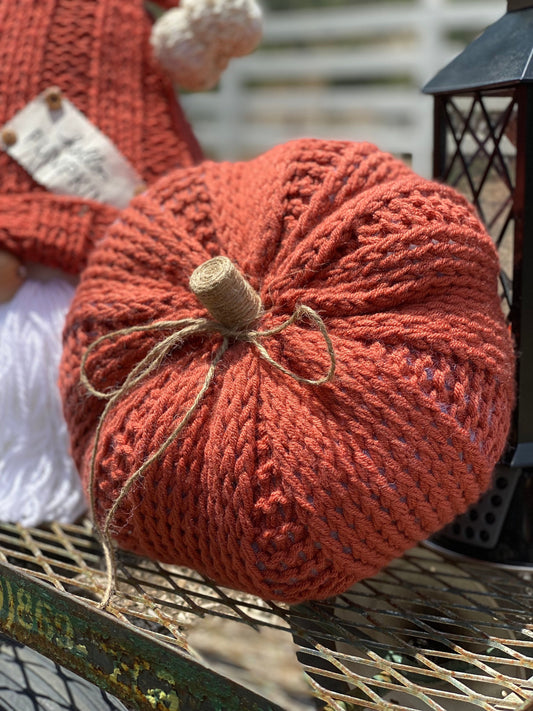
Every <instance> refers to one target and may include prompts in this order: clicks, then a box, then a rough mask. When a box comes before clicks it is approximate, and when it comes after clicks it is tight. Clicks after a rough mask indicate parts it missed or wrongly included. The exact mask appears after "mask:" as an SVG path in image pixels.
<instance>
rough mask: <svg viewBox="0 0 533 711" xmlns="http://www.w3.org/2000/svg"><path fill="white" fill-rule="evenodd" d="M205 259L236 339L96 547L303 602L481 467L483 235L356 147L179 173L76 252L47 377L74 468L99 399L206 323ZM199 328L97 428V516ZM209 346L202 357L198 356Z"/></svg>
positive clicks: (456, 203) (314, 144) (492, 316)
mask: <svg viewBox="0 0 533 711" xmlns="http://www.w3.org/2000/svg"><path fill="white" fill-rule="evenodd" d="M217 255H225V256H227V257H229V259H230V260H231V261H232V262H233V263H234V264H235V265H236V266H237V267H238V269H239V270H240V271H241V272H242V273H243V274H244V275H245V276H246V278H247V280H248V282H249V284H250V285H251V286H252V287H253V288H254V289H255V290H256V291H257V293H258V294H259V296H260V299H261V302H262V306H263V313H262V315H261V316H260V317H259V319H258V320H257V322H256V323H255V324H254V325H253V329H255V330H256V332H257V331H262V332H264V331H266V330H268V329H275V327H278V326H279V327H281V326H282V325H283V324H284V323H285V322H286V320H287V319H288V318H289V317H290V316H291V315H292V314H293V313H294V312H295V310H296V309H297V308H298V305H304V306H306V307H308V309H312V310H313V313H315V314H317V316H320V317H321V319H322V321H323V323H324V327H325V329H326V331H327V336H328V338H329V339H330V340H331V344H332V346H333V349H334V353H335V359H336V371H335V375H334V377H333V379H332V380H330V381H329V382H325V383H322V384H320V385H316V384H315V385H313V384H309V383H307V382H302V381H301V380H299V379H297V378H296V377H292V376H291V375H289V374H287V373H286V372H282V371H280V369H279V368H278V367H276V366H275V365H274V363H276V364H280V365H281V366H283V367H284V368H285V369H286V370H288V371H291V372H292V373H293V374H294V375H295V376H298V377H299V378H307V379H320V378H321V377H322V376H323V375H324V373H326V372H327V371H328V368H329V367H330V355H329V354H328V350H327V348H326V342H325V338H324V334H323V333H321V332H320V330H319V328H318V327H317V325H316V322H315V321H312V320H308V319H306V318H300V319H298V320H296V321H295V322H294V323H292V324H291V325H289V326H287V327H286V328H284V330H280V331H279V332H275V333H270V334H269V335H268V336H265V337H263V338H261V343H262V345H263V346H264V348H265V349H266V351H267V352H268V355H269V356H270V357H271V359H272V362H269V361H268V360H267V359H266V358H265V357H264V354H261V352H260V351H259V349H258V348H257V347H256V344H255V343H254V342H252V340H246V338H240V337H237V336H236V337H233V338H231V337H229V340H228V347H227V350H225V351H224V352H223V353H222V355H221V356H220V360H219V362H218V363H217V365H216V367H215V368H214V370H213V373H212V380H211V381H210V383H209V386H208V387H207V388H206V391H205V393H204V394H203V396H202V398H201V400H200V401H199V404H198V406H197V408H196V409H195V410H194V413H193V414H192V416H191V417H190V419H189V421H188V422H187V423H186V424H185V426H184V427H183V428H182V430H181V432H180V433H179V435H178V436H177V438H176V439H175V440H174V441H173V442H172V443H170V444H169V445H168V447H167V449H166V450H165V451H164V452H163V453H162V454H161V456H160V457H159V459H158V461H157V462H154V463H152V464H150V466H148V468H147V469H146V471H144V473H143V475H142V477H141V478H139V479H138V480H137V481H136V483H135V485H134V486H133V487H132V488H131V490H130V491H129V493H128V494H127V496H126V497H125V498H124V500H123V501H122V502H121V504H120V506H119V507H118V510H117V512H116V515H114V516H113V520H112V522H111V529H112V533H113V536H114V537H115V539H116V541H117V542H118V544H119V545H120V546H122V547H124V548H126V549H129V550H132V551H135V552H137V553H140V554H142V555H146V556H149V557H154V558H157V559H159V560H161V561H165V562H172V563H177V564H184V565H187V566H190V567H192V568H195V569H197V570H199V571H201V572H202V573H203V574H205V575H207V576H209V577H210V578H212V579H214V580H215V581H217V582H218V583H220V584H224V585H228V586H231V587H235V588H238V589H241V590H245V591H249V592H252V593H255V594H257V595H259V596H262V597H264V598H269V599H278V600H285V601H288V602H297V601H301V600H304V599H310V598H324V597H327V596H330V595H333V594H336V593H339V592H340V591H343V590H345V589H346V588H348V587H349V586H351V585H352V584H353V583H354V582H356V581H357V580H359V579H361V578H363V577H366V576H370V575H372V574H373V573H375V572H376V571H377V570H378V569H379V568H380V567H382V566H383V565H385V564H386V563H387V562H388V561H390V560H391V559H392V558H394V557H396V556H399V555H400V554H401V553H402V552H403V551H405V550H406V549H407V548H409V547H411V546H413V545H414V544H415V543H416V542H417V541H419V540H421V539H423V538H425V537H426V536H428V534H431V533H432V532H434V531H436V530H437V529H439V528H440V527H442V526H443V525H444V524H446V523H447V522H449V521H450V520H452V519H453V518H454V517H455V516H456V514H458V513H460V512H463V511H464V510H465V509H466V508H467V507H468V505H469V504H471V503H472V502H474V501H475V500H476V499H477V498H478V497H479V496H480V493H481V492H482V491H483V490H484V489H485V488H486V487H487V486H488V484H489V482H490V476H491V471H492V468H493V465H494V464H495V462H496V461H497V459H498V458H499V456H500V455H501V453H502V450H503V448H504V445H505V440H506V435H507V431H508V426H509V419H510V412H511V408H512V405H513V397H514V396H513V393H514V381H513V367H514V366H513V363H514V358H513V348H512V343H511V340H510V336H509V333H508V329H507V328H506V325H505V322H504V318H503V316H502V313H501V310H500V305H499V298H498V294H497V277H498V259H497V255H496V252H495V249H494V247H493V245H492V243H491V241H490V239H489V237H488V236H487V235H486V233H485V231H484V229H483V227H482V226H481V224H480V223H479V221H478V219H477V218H476V216H475V214H474V210H473V208H472V207H470V206H469V205H468V204H467V202H466V201H465V200H464V199H463V198H462V197H460V196H459V195H458V194H457V193H456V192H454V191H453V190H452V189H450V188H448V187H445V186H442V185H438V184H435V183H432V182H429V181H427V180H424V179H422V178H419V177H417V176H416V175H415V174H413V173H412V172H411V171H410V170H409V169H408V168H407V167H406V166H405V165H404V164H403V163H401V162H400V161H398V160H396V159H394V158H393V157H391V156H390V155H387V154H384V153H381V152H379V151H378V150H377V149H376V148H375V147H374V146H372V145H370V144H351V143H348V142H327V141H318V140H301V141H295V142H291V143H288V144H286V145H283V146H279V147H277V148H275V149H273V150H271V151H269V152H268V153H266V154H264V155H263V156H260V157H258V158H256V159H255V160H252V161H250V162H247V163H244V162H243V163H236V164H228V163H223V164H219V165H217V164H214V163H204V164H202V165H199V166H197V167H193V168H190V169H185V170H181V171H177V172H175V173H173V174H171V175H169V176H168V177H166V178H164V179H162V180H160V181H159V182H158V183H157V184H156V185H155V186H154V187H153V188H152V189H150V190H149V191H148V192H147V193H145V194H143V195H141V196H139V197H138V198H136V199H135V200H134V201H133V203H132V205H131V207H129V208H128V209H127V210H125V211H124V212H123V214H122V217H121V219H120V221H118V222H116V223H115V224H114V225H113V226H112V227H111V229H110V230H109V231H108V233H107V236H106V238H105V239H104V240H103V241H101V242H100V243H99V244H98V245H97V247H96V249H95V250H94V252H93V254H92V256H91V258H90V261H89V265H88V267H87V269H86V271H85V273H84V274H83V276H82V281H81V285H80V287H79V289H78V291H77V294H76V297H75V301H74V304H73V306H72V309H71V312H70V314H69V317H68V320H67V326H66V332H65V350H64V356H63V363H62V375H61V388H62V393H63V396H64V405H65V412H66V416H67V420H68V423H69V427H70V432H71V438H72V446H73V452H74V457H75V459H76V461H77V464H78V466H79V469H80V471H81V474H82V477H83V479H84V481H85V484H86V485H87V484H88V481H89V476H90V474H89V472H90V460H91V453H92V449H93V445H94V440H95V430H96V427H97V423H98V420H99V417H100V415H101V413H102V410H103V403H102V402H101V401H100V400H99V399H97V398H96V397H93V396H90V395H88V393H87V391H86V389H85V388H84V386H83V385H82V384H81V383H80V361H81V359H82V356H83V354H84V353H85V352H86V350H87V348H88V346H89V345H90V344H91V343H93V342H95V340H96V339H97V338H98V337H101V336H103V335H106V334H110V333H111V332H113V331H115V330H117V329H124V328H128V327H131V326H137V325H142V324H151V326H150V327H149V328H148V327H147V329H146V330H142V331H133V332H130V333H126V334H124V333H123V334H118V335H117V334H116V335H115V336H113V337H109V338H108V339H105V340H103V341H101V342H100V343H99V345H97V347H95V348H94V350H92V352H91V353H90V355H89V357H88V358H87V368H86V369H87V375H88V377H89V379H90V381H91V383H92V384H93V386H94V388H96V389H98V390H99V391H108V392H109V391H113V390H115V389H116V388H118V387H120V385H121V384H122V383H123V382H124V381H125V379H126V377H127V375H128V373H130V371H132V369H133V368H134V367H135V365H136V364H138V363H139V362H140V361H141V360H142V359H143V358H144V357H145V356H146V355H147V353H148V352H149V350H150V349H151V348H152V347H153V346H154V345H155V344H157V343H158V342H159V341H161V340H162V339H163V338H164V337H166V336H167V335H168V333H166V332H165V333H162V332H161V331H160V330H158V329H157V327H154V324H155V323H159V322H161V321H167V320H171V321H175V320H180V319H198V318H205V317H208V313H207V311H206V309H205V308H204V307H203V306H202V305H201V303H200V302H199V301H198V299H197V298H196V296H195V295H194V294H193V293H192V292H191V291H190V289H189V277H190V275H191V273H192V272H193V270H194V269H195V268H196V267H198V266H199V265H200V264H202V263H203V262H205V261H206V260H208V259H210V258H212V257H214V256H217ZM221 342H222V336H221V335H220V333H218V332H216V331H213V332H200V333H193V334H192V335H191V336H190V337H188V338H186V339H185V338H184V339H182V340H181V341H180V342H178V343H175V345H174V347H173V348H172V349H171V350H170V352H169V353H168V354H167V355H166V357H165V358H164V359H162V360H161V362H160V363H159V364H158V365H157V367H155V368H153V369H152V370H151V371H150V372H149V373H148V374H147V375H146V376H145V377H143V378H141V379H140V380H139V381H138V382H137V383H136V384H135V386H134V387H131V388H130V389H129V390H128V391H127V392H124V393H123V396H122V397H121V398H119V400H118V402H116V403H115V404H114V405H113V407H111V408H110V410H109V412H107V414H106V416H105V418H104V420H103V421H102V426H101V431H100V432H99V440H98V446H97V451H96V460H95V463H96V467H95V476H94V491H93V492H92V493H93V495H94V504H95V514H96V518H97V521H98V522H99V523H100V525H102V524H103V521H104V519H105V516H106V512H108V511H109V510H110V508H111V506H112V505H113V502H114V501H116V500H117V497H118V496H119V494H120V492H121V490H122V488H123V487H124V485H125V484H126V482H127V481H128V477H130V476H131V474H132V473H133V472H134V471H135V470H137V469H138V468H139V466H141V465H142V464H143V462H145V461H146V460H147V459H148V458H149V457H150V456H151V455H152V454H153V453H154V452H155V451H156V450H157V449H158V448H159V447H160V446H161V445H162V444H163V443H164V442H165V440H166V439H167V437H168V436H169V435H170V434H171V433H172V432H173V430H174V428H175V427H176V425H177V424H178V422H179V421H180V419H181V418H182V417H183V415H184V414H185V412H186V411H187V410H188V409H189V408H190V407H191V405H192V403H193V401H194V399H195V397H196V396H197V395H198V392H199V390H200V388H201V387H202V384H203V383H204V381H205V378H206V374H207V372H208V369H209V366H210V364H211V363H212V360H213V357H214V354H215V353H216V352H217V349H219V348H220V344H221ZM218 352H219V354H220V350H218Z"/></svg>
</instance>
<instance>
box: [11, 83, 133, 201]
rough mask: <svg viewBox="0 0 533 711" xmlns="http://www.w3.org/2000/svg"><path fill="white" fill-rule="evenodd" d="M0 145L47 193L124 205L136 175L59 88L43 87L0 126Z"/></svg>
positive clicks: (110, 143)
mask: <svg viewBox="0 0 533 711" xmlns="http://www.w3.org/2000/svg"><path fill="white" fill-rule="evenodd" d="M0 137H1V139H2V141H1V146H2V148H3V150H5V151H6V152H7V153H8V154H9V155H10V156H11V157H12V158H13V159H14V160H16V161H17V162H18V163H19V164H20V165H21V166H22V167H23V168H25V169H26V170H27V171H28V173H29V174H30V175H31V176H32V178H33V179H34V180H35V181H36V182H37V183H39V184H40V185H42V186H44V187H45V188H47V189H48V190H50V191H51V192H53V193H59V194H61V195H74V196H76V197H81V198H88V199H91V200H97V201H99V202H103V203H107V204H108V205H113V206H114V207H117V208H124V207H126V205H127V204H128V203H129V201H130V200H131V198H132V197H133V196H134V195H135V194H136V193H138V192H139V189H142V178H141V177H140V176H139V175H138V174H137V172H136V171H135V169H134V168H133V167H132V165H131V164H130V163H129V162H128V161H127V159H126V158H125V157H124V156H123V155H122V153H120V151H119V150H118V148H117V147H116V146H115V145H114V143H113V142H112V141H111V140H110V139H109V138H108V137H107V136H105V135H104V134H103V133H102V132H101V131H99V130H98V129H97V128H96V126H94V125H93V124H92V123H91V122H90V121H89V120H88V119H87V117H86V116H84V114H82V113H81V111H79V110H78V109H77V108H76V107H75V106H74V105H73V104H72V103H71V102H70V101H69V100H68V99H66V98H65V97H64V96H62V95H61V92H60V90H59V89H56V88H51V89H47V90H46V91H43V92H42V93H41V94H39V96H37V97H36V98H35V99H34V100H33V101H31V102H30V103H29V104H27V105H26V106H25V107H24V108H23V109H22V110H21V111H19V112H18V113H17V114H15V116H14V117H13V118H12V119H11V120H10V121H8V123H6V124H5V125H4V126H3V127H2V129H0Z"/></svg>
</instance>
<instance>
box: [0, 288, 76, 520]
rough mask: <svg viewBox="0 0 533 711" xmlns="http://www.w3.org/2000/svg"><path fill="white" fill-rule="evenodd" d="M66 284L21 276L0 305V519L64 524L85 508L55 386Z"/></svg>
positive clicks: (68, 295) (69, 291)
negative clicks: (23, 279)
mask: <svg viewBox="0 0 533 711" xmlns="http://www.w3.org/2000/svg"><path fill="white" fill-rule="evenodd" d="M73 294H74V287H73V286H71V285H70V284H69V283H67V282H66V281H64V280H62V279H57V278H56V279H52V280H51V281H48V282H45V283H43V282H41V281H37V280H33V279H28V280H27V281H26V282H25V283H24V284H23V285H22V286H21V287H20V288H19V290H18V291H17V293H16V294H15V296H14V297H13V299H12V300H11V301H10V302H8V303H7V304H2V305H0V520H3V521H13V522H15V521H18V522H20V523H22V524H23V525H25V526H35V525H38V524H40V523H43V522H45V521H60V522H63V523H66V522H72V521H74V520H75V519H77V518H78V517H79V516H80V515H81V514H82V513H83V512H84V511H85V510H86V503H85V498H84V495H83V491H82V487H81V483H80V480H79V477H78V474H77V472H76V468H75V466H74V462H73V461H72V459H71V457H70V456H69V454H68V451H69V439H68V433H67V426H66V423H65V421H64V418H63V413H62V408H61V401H60V397H59V390H58V387H57V379H58V370H59V359H60V355H61V343H62V332H63V326H64V322H65V316H66V312H67V310H68V307H69V305H70V302H71V300H72V296H73Z"/></svg>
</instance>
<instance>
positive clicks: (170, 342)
mask: <svg viewBox="0 0 533 711" xmlns="http://www.w3.org/2000/svg"><path fill="white" fill-rule="evenodd" d="M303 318H308V319H309V320H310V321H311V322H312V323H313V324H314V325H315V326H316V327H317V329H318V330H319V331H320V333H321V334H322V336H323V338H324V341H325V343H326V347H327V352H328V356H329V361H330V364H329V367H328V370H327V372H326V373H325V374H324V375H323V376H322V377H320V378H316V379H314V378H306V377H303V376H301V375H298V374H297V373H295V372H293V371H291V370H289V369H288V368H285V366H283V365H282V364H281V363H279V362H278V361H276V360H275V359H274V358H272V356H271V355H270V354H269V352H268V350H267V349H266V348H265V346H264V345H263V343H262V342H261V341H262V340H264V339H266V338H269V337H271V336H274V335H276V334H279V333H281V332H282V331H284V330H285V329H286V328H288V327H289V326H291V325H292V324H293V323H296V322H297V321H300V320H302V319H303ZM165 331H170V334H169V335H168V336H165V338H163V339H162V340H161V341H159V342H158V343H156V344H155V345H154V346H153V347H152V348H151V349H150V350H149V352H148V353H147V354H146V355H145V356H144V358H143V359H142V360H141V361H140V362H139V363H138V364H137V365H136V366H134V368H133V369H132V370H131V371H130V373H129V374H128V376H127V377H126V379H125V380H124V382H123V383H122V385H119V386H118V387H117V388H115V389H113V390H107V391H104V390H99V389H98V388H96V387H95V386H94V385H93V384H92V383H91V380H90V378H89V376H88V375H87V361H88V359H89V357H90V356H91V355H92V354H93V353H94V352H95V351H96V350H97V349H98V348H99V347H100V346H101V345H102V344H103V343H104V342H106V341H110V340H114V339H117V338H120V337H121V336H126V335H130V334H133V333H142V332H149V333H158V332H165ZM206 333H215V334H219V335H220V336H222V343H221V345H220V346H219V347H218V349H217V351H216V353H215V356H214V358H213V360H212V362H211V363H210V365H209V369H208V371H207V373H206V375H205V377H204V380H203V382H202V384H201V386H200V388H199V390H198V393H197V394H196V396H195V398H194V400H193V402H192V404H191V405H190V406H189V408H188V409H187V411H186V412H185V414H184V415H183V416H182V417H181V419H180V421H179V422H178V424H177V425H176V427H175V428H174V429H173V430H172V432H171V434H170V435H169V436H168V437H167V439H166V440H165V441H164V442H163V443H162V444H161V445H160V447H159V448H158V449H157V451H156V452H154V453H153V454H152V455H150V457H148V458H147V459H146V461H145V462H144V463H143V464H142V465H141V466H140V467H138V468H137V469H136V470H135V471H134V472H133V473H132V474H131V475H130V476H129V477H128V479H127V481H126V483H125V484H124V485H123V487H122V489H121V491H120V494H119V495H118V497H117V498H116V499H115V501H114V503H113V506H112V507H111V508H110V509H109V511H108V512H107V514H106V516H105V518H104V521H103V525H101V526H100V525H99V524H98V519H97V516H96V510H97V502H96V486H95V484H96V461H97V455H98V447H99V443H100V436H101V432H102V428H103V425H104V423H105V421H106V419H107V416H108V414H109V412H110V410H111V409H112V408H113V407H114V406H115V405H116V404H117V403H118V402H120V401H122V400H123V399H124V398H125V397H126V396H127V394H128V393H129V392H130V391H131V390H133V389H134V388H135V387H137V386H138V385H139V384H140V383H141V382H142V381H143V380H144V379H145V378H147V377H148V376H149V375H150V374H151V373H152V372H153V371H154V370H156V369H157V368H158V367H159V366H160V365H161V364H162V363H163V361H164V360H165V358H166V357H167V356H168V355H169V353H170V352H171V351H172V350H175V349H178V348H181V347H182V346H183V345H184V343H185V342H186V341H187V339H189V338H191V337H192V336H194V335H198V334H206ZM233 341H240V342H247V343H250V344H251V345H252V346H254V347H255V348H256V350H257V352H258V353H259V355H260V357H261V358H263V359H264V360H265V361H266V362H267V363H269V364H270V365H271V366H272V367H274V368H276V369H277V370H279V371H281V372H282V373H284V374H285V375H287V376H289V377H290V378H293V379H294V380H296V381H297V382H299V383H305V384H308V385H313V386H318V385H323V384H324V383H327V382H329V381H330V380H331V379H332V378H333V375H334V373H335V367H336V360H335V351H334V349H333V343H332V341H331V338H330V336H329V334H328V331H327V329H326V325H325V324H324V321H323V320H322V318H321V317H320V316H319V314H318V313H317V312H316V311H315V310H314V309H312V308H311V307H309V306H306V305H304V304H300V305H298V306H297V307H296V308H295V310H294V312H293V313H292V315H291V316H289V318H287V319H286V320H285V321H283V322H282V323H280V324H279V325H278V326H275V327H274V328H271V329H268V330H265V331H257V330H252V329H250V328H249V327H242V326H241V327H240V328H238V329H235V328H230V327H228V326H226V325H224V324H222V323H220V322H219V321H215V320H212V319H206V318H197V319H190V318H186V319H180V320H176V321H158V322H155V323H151V324H144V325H141V326H132V327H130V328H123V329H119V330H117V331H113V332H111V333H107V334H105V335H103V336H101V337H100V338H98V339H97V340H95V341H94V342H93V343H91V344H90V346H89V347H88V348H87V350H86V351H85V353H84V354H83V357H82V359H81V366H80V368H81V373H80V380H81V382H82V384H83V385H84V386H85V388H86V389H87V390H88V392H89V393H90V394H91V395H93V396H94V397H97V398H99V399H103V400H107V403H106V405H105V407H104V410H103V411H102V414H101V415H100V419H99V421H98V425H97V428H96V432H95V437H94V443H93V448H92V453H91V462H90V474H89V492H90V494H89V496H90V511H91V516H92V519H93V522H94V525H95V526H96V529H97V533H98V535H99V537H100V540H101V543H102V547H103V550H104V557H105V566H106V587H105V591H104V594H103V596H102V599H101V601H100V604H99V606H100V607H101V608H106V607H107V606H108V604H109V601H110V599H111V596H112V595H113V593H114V590H115V587H116V560H115V555H114V551H113V543H112V539H111V534H110V531H111V525H112V523H113V519H114V517H115V515H116V513H117V511H118V509H119V507H120V505H121V504H122V502H123V501H124V499H125V497H126V496H127V495H128V494H129V492H130V491H131V489H132V488H133V486H134V485H135V483H136V482H137V481H139V479H141V478H142V476H143V474H144V473H145V471H146V470H147V469H148V467H149V466H150V465H151V464H153V463H154V462H155V461H156V460H158V459H159V458H160V457H161V456H162V455H163V454H164V453H165V452H166V450H167V449H168V448H169V447H170V445H171V444H172V443H173V442H174V441H175V440H176V438H177V437H178V436H179V435H180V433H181V432H182V431H183V430H184V428H185V427H186V426H187V424H188V423H189V421H190V420H191V418H192V417H193V415H194V414H195V413H196V411H197V410H198V407H199V405H200V403H201V401H202V398H203V397H204V395H205V393H206V392H207V391H208V389H209V387H210V385H211V383H212V381H213V378H214V375H215V371H216V368H217V365H218V363H219V362H220V360H221V359H222V357H223V356H224V354H225V353H226V351H227V350H228V348H229V347H230V344H231V342H233Z"/></svg>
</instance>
